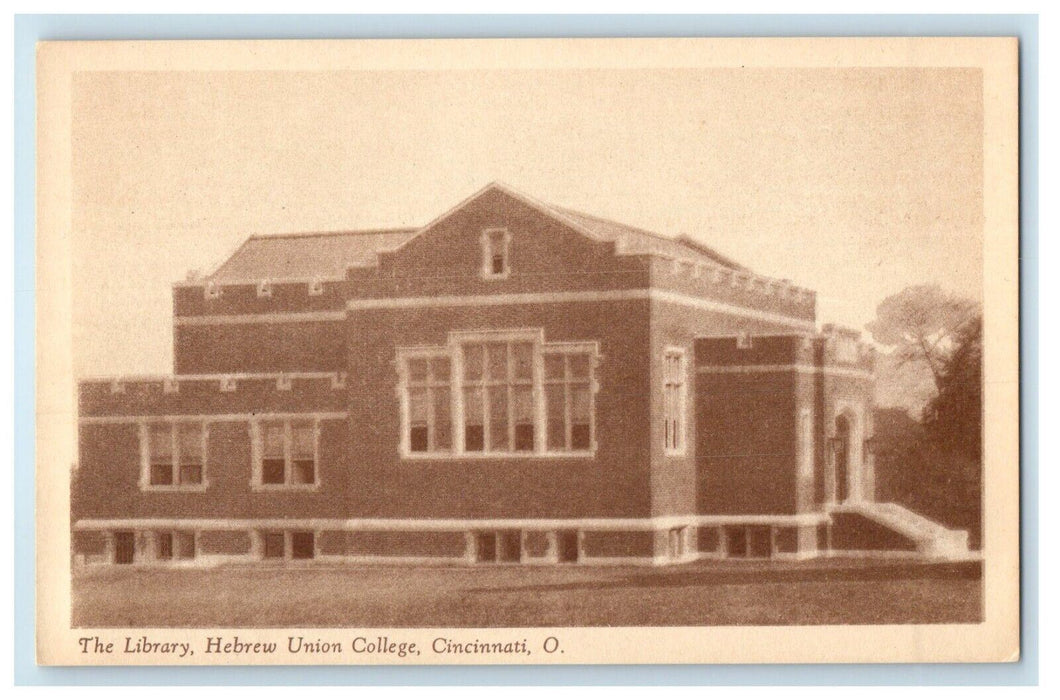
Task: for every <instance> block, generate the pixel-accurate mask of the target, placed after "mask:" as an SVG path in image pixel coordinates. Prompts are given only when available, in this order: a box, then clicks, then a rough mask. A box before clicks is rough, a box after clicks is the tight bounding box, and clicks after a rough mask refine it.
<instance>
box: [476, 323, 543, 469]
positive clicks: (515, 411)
mask: <svg viewBox="0 0 1060 700" xmlns="http://www.w3.org/2000/svg"><path fill="white" fill-rule="evenodd" d="M461 350H462V352H463V359H464V381H463V391H464V451H465V452H533V451H534V345H533V343H532V342H522V341H520V342H485V343H478V342H474V343H466V344H464V345H462V346H461Z"/></svg>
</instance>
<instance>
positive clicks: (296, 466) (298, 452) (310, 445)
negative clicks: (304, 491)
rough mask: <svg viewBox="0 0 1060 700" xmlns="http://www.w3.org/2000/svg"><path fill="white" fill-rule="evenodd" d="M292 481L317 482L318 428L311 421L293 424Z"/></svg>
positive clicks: (300, 483) (294, 482) (298, 482)
mask: <svg viewBox="0 0 1060 700" xmlns="http://www.w3.org/2000/svg"><path fill="white" fill-rule="evenodd" d="M291 483H293V484H299V485H303V486H304V485H307V484H314V483H316V429H315V428H314V427H313V424H312V423H311V422H297V423H292V424H291Z"/></svg>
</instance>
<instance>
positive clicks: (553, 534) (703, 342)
mask: <svg viewBox="0 0 1060 700" xmlns="http://www.w3.org/2000/svg"><path fill="white" fill-rule="evenodd" d="M173 336H174V342H173V350H174V367H173V374H172V375H170V376H159V377H154V376H128V377H124V376H123V377H107V378H92V379H84V380H82V381H80V382H79V386H78V411H79V415H78V435H79V438H78V441H79V456H78V465H77V468H76V469H75V470H74V472H73V478H72V493H71V510H72V528H73V532H72V541H73V553H72V554H73V558H74V563H75V565H77V566H81V565H85V566H87V565H131V566H209V565H218V564H225V563H239V562H244V563H251V562H257V563H269V562H273V563H275V564H285V565H291V564H297V563H308V562H351V563H355V562H394V563H398V562H409V563H417V564H424V563H428V564H429V563H438V564H463V565H487V564H526V565H531V564H548V565H566V564H648V565H666V564H675V563H680V562H688V561H693V560H697V559H703V558H718V559H723V558H759V559H769V558H773V559H802V558H811V557H825V556H899V555H901V556H910V557H938V558H953V557H959V556H962V555H963V554H966V552H967V537H966V534H965V533H964V532H962V531H956V530H949V529H946V528H944V527H942V526H941V525H939V524H937V523H934V522H932V521H930V520H928V519H926V518H924V517H922V516H919V515H917V514H915V513H913V512H911V511H909V510H907V509H905V508H903V507H901V506H899V505H897V504H894V503H882V502H877V501H876V500H875V497H874V472H873V454H872V439H873V418H872V415H873V414H872V396H873V357H874V355H873V351H872V349H871V348H869V347H867V346H866V345H864V344H862V343H861V342H859V334H858V333H856V332H851V331H847V330H843V329H840V328H836V327H833V326H827V325H826V326H824V327H823V328H822V329H821V330H818V327H817V323H816V299H815V295H814V293H813V292H812V291H809V290H806V289H802V288H799V287H797V286H795V285H793V284H791V283H790V282H788V281H787V280H777V279H770V278H766V277H763V276H761V275H757V274H755V273H753V272H751V271H750V270H748V269H747V268H745V267H743V266H741V265H739V264H737V263H736V262H734V261H732V260H729V259H727V258H726V257H724V256H722V255H720V254H718V253H717V252H715V251H714V250H712V249H710V248H709V247H707V246H705V245H703V244H701V243H699V242H696V241H694V240H691V239H689V238H686V237H679V238H669V237H665V236H660V235H657V234H654V233H650V232H647V231H644V230H641V229H638V228H634V227H631V226H626V225H624V224H620V223H616V222H613V221H608V220H605V219H601V218H598V217H595V216H591V215H587V214H582V213H579V212H575V211H571V210H568V209H564V208H561V207H557V206H553V205H549V204H545V203H542V202H539V201H536V200H535V199H533V198H531V197H528V196H526V195H523V194H520V193H517V192H515V191H513V190H511V189H509V188H507V187H505V186H503V185H499V184H491V185H489V186H487V187H486V188H484V189H482V190H481V191H479V192H478V193H476V194H474V195H473V196H471V197H469V198H468V199H466V200H465V201H463V202H461V203H460V204H458V205H457V206H455V207H454V208H452V209H451V210H449V211H448V212H446V213H444V214H442V215H441V216H439V217H438V218H437V219H435V220H434V221H432V222H431V223H429V224H427V225H426V226H424V227H422V228H416V229H396V230H381V231H349V232H335V233H308V234H295V235H286V234H285V235H265V236H252V237H251V238H249V239H248V240H246V241H245V242H244V243H243V245H242V246H241V247H240V248H239V249H238V250H236V252H235V253H234V254H232V256H231V257H230V258H229V259H228V260H227V261H225V262H224V263H223V264H222V265H221V266H220V267H218V268H217V269H216V270H214V271H213V272H211V273H209V274H207V275H203V276H198V275H189V279H187V280H185V281H182V282H178V283H176V284H174V286H173Z"/></svg>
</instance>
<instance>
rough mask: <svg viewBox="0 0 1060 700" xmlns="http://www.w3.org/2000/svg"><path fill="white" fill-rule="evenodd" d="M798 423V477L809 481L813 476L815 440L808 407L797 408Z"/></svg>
mask: <svg viewBox="0 0 1060 700" xmlns="http://www.w3.org/2000/svg"><path fill="white" fill-rule="evenodd" d="M798 415H799V424H798V450H799V453H798V465H799V466H798V473H799V478H800V479H803V480H805V481H809V482H810V483H811V484H812V482H813V478H814V474H813V471H814V469H813V468H814V464H815V462H816V459H815V454H816V451H815V448H816V440H815V436H814V423H813V411H812V410H811V409H809V408H801V409H799V414H798Z"/></svg>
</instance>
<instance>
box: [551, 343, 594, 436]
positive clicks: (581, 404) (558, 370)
mask: <svg viewBox="0 0 1060 700" xmlns="http://www.w3.org/2000/svg"><path fill="white" fill-rule="evenodd" d="M591 371H592V358H591V357H590V356H589V355H588V354H586V353H546V354H545V411H546V416H547V425H548V449H549V450H554V451H560V452H562V451H581V450H588V449H590V447H591V445H592V412H593V411H592V401H593V398H592V382H591V377H592V374H591Z"/></svg>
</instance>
